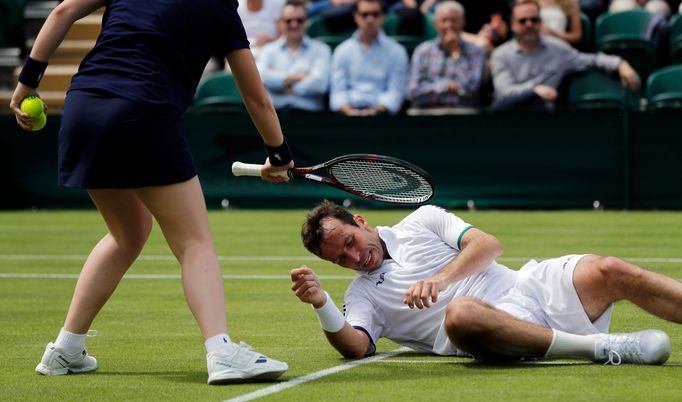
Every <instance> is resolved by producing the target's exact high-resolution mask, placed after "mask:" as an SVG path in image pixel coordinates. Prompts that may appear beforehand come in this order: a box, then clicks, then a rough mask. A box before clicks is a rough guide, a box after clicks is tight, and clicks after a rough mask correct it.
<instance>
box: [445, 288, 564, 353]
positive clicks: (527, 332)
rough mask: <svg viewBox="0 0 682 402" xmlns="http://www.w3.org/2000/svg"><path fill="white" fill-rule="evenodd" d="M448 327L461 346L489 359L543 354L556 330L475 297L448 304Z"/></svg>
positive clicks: (450, 333) (457, 343) (451, 335)
mask: <svg viewBox="0 0 682 402" xmlns="http://www.w3.org/2000/svg"><path fill="white" fill-rule="evenodd" d="M445 323H446V331H447V334H448V337H449V338H450V341H451V342H452V343H453V344H454V345H455V346H457V347H458V348H459V349H461V350H463V351H465V352H467V353H470V354H472V355H473V356H475V357H477V358H479V359H483V360H489V361H508V360H513V359H519V358H522V357H543V356H544V355H545V353H546V352H547V349H548V348H549V346H550V344H551V342H552V337H553V332H552V330H551V329H550V328H544V327H541V326H538V325H535V324H532V323H530V322H527V321H523V320H519V319H517V318H515V317H513V316H512V315H510V314H508V313H507V312H505V311H502V310H499V309H496V308H494V307H493V306H491V305H489V304H487V303H485V302H482V301H480V300H478V299H475V298H472V297H458V298H456V299H454V300H453V301H451V302H450V303H449V304H448V309H447V312H446V318H445Z"/></svg>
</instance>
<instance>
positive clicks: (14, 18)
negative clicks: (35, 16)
mask: <svg viewBox="0 0 682 402" xmlns="http://www.w3.org/2000/svg"><path fill="white" fill-rule="evenodd" d="M24 8H26V1H25V0H0V47H8V46H10V44H9V43H8V42H7V38H6V36H5V35H6V34H7V32H9V31H10V30H12V29H15V28H17V27H18V25H19V23H20V22H21V20H22V19H23V17H24Z"/></svg>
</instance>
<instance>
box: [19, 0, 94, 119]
mask: <svg viewBox="0 0 682 402" xmlns="http://www.w3.org/2000/svg"><path fill="white" fill-rule="evenodd" d="M104 4H105V1H104V0H64V1H63V2H61V3H60V4H59V5H57V6H56V7H55V8H54V10H52V12H51V13H50V15H49V16H48V17H47V19H46V20H45V23H44V24H43V27H42V28H41V29H40V32H39V33H38V36H37V37H36V40H35V43H34V44H33V47H32V48H31V54H30V55H29V57H28V58H27V59H26V63H25V64H24V67H23V68H22V73H21V74H20V75H19V83H18V84H17V87H16V89H15V90H14V94H13V95H12V100H11V101H10V104H9V107H10V109H11V110H12V112H14V115H15V116H16V119H17V123H18V124H19V125H20V126H21V127H22V128H23V129H24V130H30V129H31V121H30V117H29V116H28V115H27V114H26V113H23V112H22V111H21V109H20V107H19V105H20V104H21V101H22V100H23V99H24V98H25V97H27V96H30V95H37V88H38V84H39V83H40V79H41V78H42V76H43V72H44V71H45V69H46V68H47V62H48V61H49V59H50V57H51V56H52V54H53V53H54V51H55V50H56V49H57V47H58V46H59V44H60V43H62V41H63V40H64V37H65V36H66V33H67V32H68V31H69V29H70V28H71V26H72V25H73V23H74V22H76V21H78V20H79V19H81V18H83V17H85V16H86V15H88V14H90V13H92V12H93V11H95V10H97V9H98V8H100V7H103V6H104Z"/></svg>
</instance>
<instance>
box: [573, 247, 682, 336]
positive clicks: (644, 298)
mask: <svg viewBox="0 0 682 402" xmlns="http://www.w3.org/2000/svg"><path fill="white" fill-rule="evenodd" d="M573 284H574V285H575V288H576V291H577V293H578V296H579V297H580V301H581V302H582V304H583V307H584V308H585V312H586V313H587V315H588V317H590V319H591V320H595V319H597V318H598V317H599V316H600V315H601V314H602V313H603V312H604V311H605V310H606V309H607V308H608V306H609V305H610V304H611V303H614V302H616V301H618V300H629V301H631V302H632V303H634V304H636V305H637V306H639V307H641V308H642V309H644V310H645V311H647V312H649V313H651V314H653V315H655V316H657V317H660V318H663V319H665V320H668V321H673V322H676V323H682V283H680V282H679V281H676V280H675V279H672V278H670V277H667V276H665V275H661V274H659V273H656V272H651V271H647V270H645V269H642V268H640V267H638V266H637V265H634V264H630V263H628V262H626V261H623V260H621V259H619V258H616V257H600V256H594V255H588V256H585V257H583V258H582V259H581V260H580V261H579V262H578V264H577V265H576V267H575V271H574V273H573Z"/></svg>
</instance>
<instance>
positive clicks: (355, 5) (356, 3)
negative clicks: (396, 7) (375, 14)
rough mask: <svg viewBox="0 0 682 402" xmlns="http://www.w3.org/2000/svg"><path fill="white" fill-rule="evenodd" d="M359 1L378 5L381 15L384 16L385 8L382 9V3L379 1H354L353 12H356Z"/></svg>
mask: <svg viewBox="0 0 682 402" xmlns="http://www.w3.org/2000/svg"><path fill="white" fill-rule="evenodd" d="M361 1H364V2H366V3H379V5H380V6H381V13H382V14H386V7H384V2H383V1H381V0H356V1H355V4H353V12H358V3H360V2H361Z"/></svg>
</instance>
